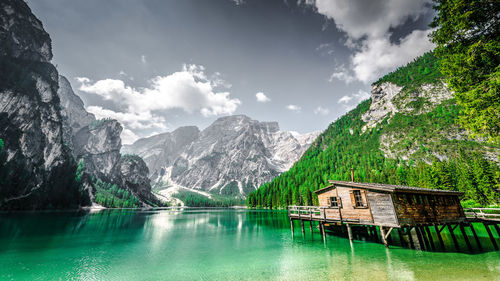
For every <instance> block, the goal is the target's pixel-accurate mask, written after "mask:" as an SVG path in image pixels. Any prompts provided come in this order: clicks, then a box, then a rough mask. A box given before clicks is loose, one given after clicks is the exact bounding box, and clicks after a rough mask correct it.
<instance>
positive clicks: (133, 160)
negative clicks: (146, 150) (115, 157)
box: [120, 155, 156, 203]
mask: <svg viewBox="0 0 500 281" xmlns="http://www.w3.org/2000/svg"><path fill="white" fill-rule="evenodd" d="M120 173H121V179H122V182H123V183H122V185H123V186H125V187H126V188H127V189H128V190H130V191H131V192H132V193H133V194H135V195H136V196H137V197H138V198H141V199H142V200H143V201H146V203H149V202H155V200H156V198H155V197H154V196H153V194H152V193H151V184H150V180H149V177H148V174H149V169H148V167H147V166H146V163H145V162H144V160H142V158H141V157H139V156H136V155H124V156H122V157H121V159H120Z"/></svg>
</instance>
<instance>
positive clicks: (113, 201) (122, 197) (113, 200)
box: [93, 179, 140, 208]
mask: <svg viewBox="0 0 500 281" xmlns="http://www.w3.org/2000/svg"><path fill="white" fill-rule="evenodd" d="M93 185H94V188H95V189H96V194H95V202H96V203H97V204H99V205H102V206H104V207H109V208H137V207H139V206H140V204H139V203H140V202H139V199H137V197H135V195H134V194H132V193H131V192H129V191H128V190H126V189H123V188H121V187H118V186H117V185H116V184H111V183H109V182H105V181H102V180H101V179H97V180H94V183H93Z"/></svg>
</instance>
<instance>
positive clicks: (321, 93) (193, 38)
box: [27, 0, 433, 143]
mask: <svg viewBox="0 0 500 281" xmlns="http://www.w3.org/2000/svg"><path fill="white" fill-rule="evenodd" d="M27 2H28V4H29V5H30V7H31V8H32V9H33V11H34V13H35V14H36V15H37V16H38V17H39V18H40V19H41V20H42V22H43V23H44V26H45V29H46V30H47V31H48V32H49V33H50V35H51V37H52V41H53V51H54V63H55V64H56V65H57V68H58V70H59V72H60V73H61V74H62V75H65V76H66V77H68V79H69V80H70V82H71V83H72V86H73V88H74V89H75V92H76V93H77V94H78V95H80V96H81V97H82V99H83V100H84V102H85V106H86V107H87V110H88V111H90V112H92V113H94V114H95V115H96V116H97V117H99V118H103V117H111V118H115V119H117V120H119V121H120V122H121V123H122V124H123V125H124V127H125V130H124V132H123V135H122V137H123V139H124V143H130V142H132V141H134V140H135V139H137V138H138V137H144V136H149V135H151V134H155V133H160V132H165V131H172V130H174V129H175V128H177V127H179V126H184V125H197V126H199V127H200V128H201V129H203V128H205V127H206V126H207V125H209V124H210V123H211V122H213V121H214V120H215V119H216V118H218V117H220V116H225V115H231V114H246V115H248V116H250V117H252V118H253V119H257V120H261V121H278V122H279V124H280V127H281V128H282V129H283V130H291V131H298V132H302V133H304V132H310V131H315V130H323V129H325V128H326V127H327V126H328V124H329V123H330V122H332V121H333V120H335V119H336V118H338V117H340V116H341V115H343V114H344V113H345V112H346V111H348V110H349V109H351V108H353V107H354V106H355V105H356V104H358V103H359V102H360V101H361V100H363V99H366V98H368V97H369V92H370V88H371V87H370V84H371V83H372V82H374V81H376V80H377V78H378V77H380V76H381V75H383V74H384V73H387V72H389V71H392V70H394V69H395V68H396V67H397V66H399V65H403V64H406V63H407V62H409V61H411V60H412V59H414V58H415V57H417V56H419V55H421V54H423V53H424V52H426V51H428V50H431V49H432V48H433V46H432V44H431V43H430V42H429V40H428V38H427V34H428V33H429V31H430V30H429V27H428V24H429V22H430V21H431V20H432V17H433V11H432V7H431V4H430V3H429V1H427V0H343V1H342V0H338V1H337V0H335V1H333V0H317V1H311V0H298V1H297V0H293V1H292V0H288V1H285V0H210V1H202V0H106V1H103V0H86V1H72V0H28V1H27Z"/></svg>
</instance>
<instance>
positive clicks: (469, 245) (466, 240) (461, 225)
mask: <svg viewBox="0 0 500 281" xmlns="http://www.w3.org/2000/svg"><path fill="white" fill-rule="evenodd" d="M459 227H460V232H462V236H463V237H464V240H465V244H466V245H467V248H468V249H469V251H470V252H472V246H471V244H470V242H469V237H467V233H466V232H465V229H464V225H463V224H462V223H461V224H460V225H459Z"/></svg>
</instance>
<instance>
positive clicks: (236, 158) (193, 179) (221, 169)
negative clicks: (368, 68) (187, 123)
mask: <svg viewBox="0 0 500 281" xmlns="http://www.w3.org/2000/svg"><path fill="white" fill-rule="evenodd" d="M316 136H317V133H310V134H304V135H300V134H297V133H292V132H283V131H280V129H279V126H278V123H276V122H259V121H256V120H252V119H250V118H249V117H247V116H244V115H236V116H228V117H222V118H219V119H217V120H216V121H215V122H214V123H213V124H211V125H210V126H209V127H207V128H206V129H205V130H203V131H201V132H200V131H199V129H198V128H196V127H182V128H179V129H177V130H175V131H173V132H172V133H165V134H160V135H156V136H153V137H149V138H145V139H140V140H138V141H137V142H135V143H134V144H132V145H130V146H124V148H123V149H122V151H123V152H124V153H133V154H138V155H139V156H141V157H143V159H144V160H145V162H146V164H147V165H148V167H149V169H150V175H151V179H152V181H153V183H154V184H155V185H157V186H158V187H160V188H161V187H166V186H172V185H180V186H184V187H188V188H192V189H199V190H203V191H208V192H211V193H216V194H221V195H230V196H235V195H239V196H245V195H246V194H248V193H249V192H251V191H253V190H255V188H257V187H258V186H259V185H260V184H262V183H264V182H266V181H269V180H270V179H272V178H274V177H275V176H277V175H279V174H280V173H281V172H282V171H285V170H287V169H288V168H289V167H290V166H291V165H292V164H293V163H294V162H295V161H296V160H298V159H299V157H300V156H301V155H302V153H303V152H304V151H305V150H306V149H307V147H308V146H309V145H310V144H311V143H312V142H313V141H314V139H315V138H316Z"/></svg>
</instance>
